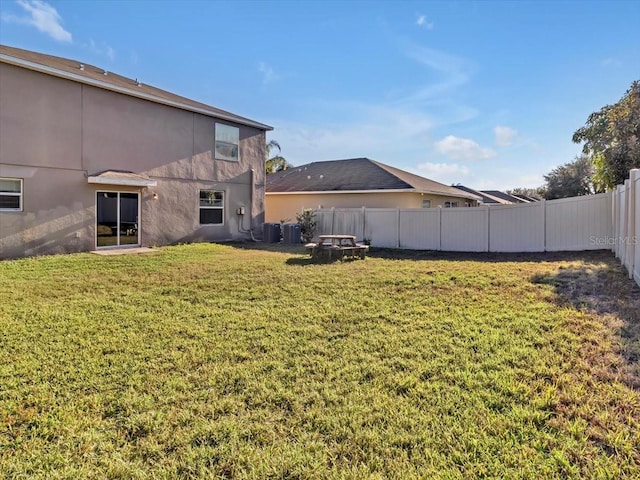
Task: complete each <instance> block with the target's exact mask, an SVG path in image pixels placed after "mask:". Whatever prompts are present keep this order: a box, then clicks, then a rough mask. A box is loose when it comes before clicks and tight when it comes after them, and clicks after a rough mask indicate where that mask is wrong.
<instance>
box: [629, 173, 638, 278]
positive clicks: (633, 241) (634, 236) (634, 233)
mask: <svg viewBox="0 0 640 480" xmlns="http://www.w3.org/2000/svg"><path fill="white" fill-rule="evenodd" d="M630 179H631V186H632V189H633V191H634V199H633V202H632V203H631V208H632V211H633V216H632V217H631V218H632V223H633V230H631V231H630V232H629V235H630V237H629V245H630V249H631V251H632V252H633V253H632V255H633V260H632V265H631V268H630V275H631V276H632V277H633V278H634V280H635V281H636V283H637V284H638V285H640V169H635V170H631V174H630Z"/></svg>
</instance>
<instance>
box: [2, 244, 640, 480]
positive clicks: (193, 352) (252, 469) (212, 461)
mask: <svg viewBox="0 0 640 480" xmlns="http://www.w3.org/2000/svg"><path fill="white" fill-rule="evenodd" d="M373 255H374V256H372V257H371V258H367V260H366V261H354V262H345V263H334V264H325V265H314V264H310V263H309V261H308V259H307V258H306V257H305V256H304V254H302V253H301V251H299V250H296V249H285V248H282V247H275V248H274V247H271V248H268V247H265V246H263V247H258V246H255V247H253V248H251V247H242V246H229V245H224V246H223V245H208V244H198V245H183V246H176V247H169V248H162V249H158V250H157V252H155V253H152V254H147V255H124V256H110V257H101V256H96V255H90V254H80V255H66V256H52V257H40V258H34V259H24V260H15V261H5V262H0V478H2V476H4V477H5V478H7V479H10V478H11V479H13V478H34V479H45V478H46V479H58V478H69V479H71V478H74V479H75V478H89V479H91V478H100V479H102V478H113V479H115V478H126V479H130V478H131V479H151V478H153V479H162V478H167V479H168V478H251V479H265V478H273V479H275V478H280V479H303V478H309V479H311V478H313V479H316V478H318V479H322V478H339V479H350V478H352V479H362V478H373V479H385V478H403V479H404V478H407V479H412V478H443V479H458V478H460V479H462V478H465V479H466V478H563V479H564V478H624V477H627V478H633V477H635V478H638V477H640V453H639V445H640V390H639V389H638V388H639V385H640V383H638V381H639V379H640V376H639V373H640V370H639V369H638V363H639V361H640V360H639V359H640V342H639V340H638V338H639V337H640V335H639V334H638V333H639V330H638V328H639V325H640V289H638V288H637V286H634V284H633V283H632V282H631V281H630V280H629V279H628V278H626V276H625V275H624V273H623V270H622V269H621V268H620V267H619V266H618V264H617V262H616V261H615V260H614V259H613V258H612V256H611V255H610V254H608V253H602V252H596V253H584V254H582V253H581V254H555V255H502V256H498V255H472V254H468V255H446V254H430V253H402V252H392V251H390V252H382V253H381V254H378V255H376V253H375V252H373Z"/></svg>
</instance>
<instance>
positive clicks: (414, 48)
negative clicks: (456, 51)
mask: <svg viewBox="0 0 640 480" xmlns="http://www.w3.org/2000/svg"><path fill="white" fill-rule="evenodd" d="M404 51H405V52H404V53H405V55H407V56H408V57H409V58H411V59H412V60H414V61H416V62H418V63H419V64H421V65H423V66H425V67H427V68H428V69H429V70H430V72H428V75H425V78H428V79H429V81H428V83H427V82H425V84H423V86H422V87H420V88H418V89H417V90H416V91H415V92H414V93H413V94H411V95H409V96H407V97H405V98H403V99H401V100H399V101H400V102H404V103H411V104H416V103H421V102H427V101H433V100H438V101H441V100H443V99H446V96H447V95H450V94H451V93H452V92H453V91H454V90H455V89H456V88H458V87H461V86H462V85H464V84H466V83H467V82H468V81H469V74H470V71H471V70H472V64H471V62H469V61H468V60H466V59H464V58H462V57H458V56H455V55H451V54H448V53H446V52H442V51H439V50H434V49H432V48H427V47H423V46H420V45H415V44H413V43H409V44H407V45H405V48H404ZM434 78H435V79H436V80H435V82H434V81H433V79H434ZM418 80H419V78H418Z"/></svg>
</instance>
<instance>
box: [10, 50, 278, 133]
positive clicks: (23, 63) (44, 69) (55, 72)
mask: <svg viewBox="0 0 640 480" xmlns="http://www.w3.org/2000/svg"><path fill="white" fill-rule="evenodd" d="M0 62H3V63H7V64H9V65H15V66H18V67H22V68H26V69H28V70H33V71H36V72H40V73H46V74H48V75H52V76H55V77H60V78H64V79H67V80H72V81H74V82H78V83H83V84H85V85H91V86H93V87H97V88H102V89H103V90H110V91H112V92H116V93H121V94H124V95H129V96H131V97H136V98H140V99H143V100H148V101H150V102H155V103H159V104H162V105H167V106H169V107H175V108H180V109H182V110H187V111H190V112H194V113H200V114H202V115H206V116H209V117H215V118H219V119H221V120H226V121H229V122H233V123H237V124H240V125H245V126H248V127H253V128H257V129H259V130H265V131H270V130H273V127H271V126H269V125H266V124H264V123H260V122H254V121H253V120H249V119H238V118H236V117H234V116H231V115H225V114H224V113H219V112H214V111H213V110H207V109H204V108H197V107H193V106H191V105H187V104H185V103H181V102H176V101H173V100H168V99H165V98H161V97H157V96H155V95H151V94H148V93H143V92H136V91H135V90H132V89H129V88H125V87H120V86H118V85H113V84H110V83H108V82H103V81H100V80H95V79H93V78H89V77H84V76H82V75H78V74H74V73H71V72H65V71H64V70H60V69H58V68H54V67H48V66H46V65H41V64H39V63H36V62H31V61H29V60H23V59H21V58H16V57H12V56H11V55H7V54H4V53H0Z"/></svg>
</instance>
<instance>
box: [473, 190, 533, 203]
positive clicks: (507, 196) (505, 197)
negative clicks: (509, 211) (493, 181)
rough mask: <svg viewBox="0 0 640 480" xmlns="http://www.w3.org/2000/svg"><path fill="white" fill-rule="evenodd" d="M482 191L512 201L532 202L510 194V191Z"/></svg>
mask: <svg viewBox="0 0 640 480" xmlns="http://www.w3.org/2000/svg"><path fill="white" fill-rule="evenodd" d="M482 193H484V194H487V195H491V196H493V197H498V198H501V199H503V200H506V201H507V202H511V203H531V202H529V201H527V200H523V199H522V198H518V197H514V196H513V195H509V194H508V193H504V192H501V191H500V190H482Z"/></svg>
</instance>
